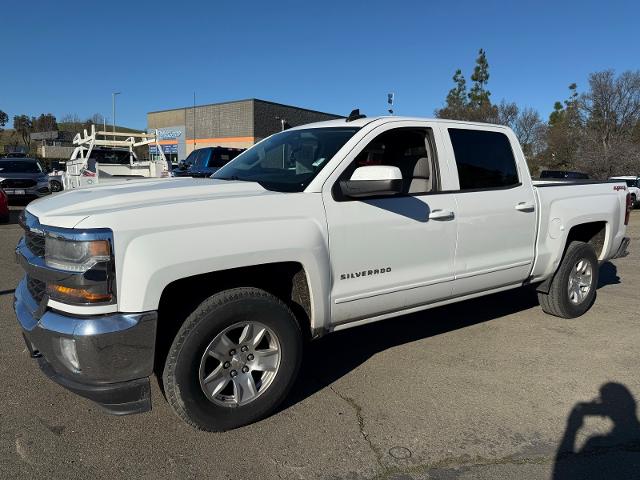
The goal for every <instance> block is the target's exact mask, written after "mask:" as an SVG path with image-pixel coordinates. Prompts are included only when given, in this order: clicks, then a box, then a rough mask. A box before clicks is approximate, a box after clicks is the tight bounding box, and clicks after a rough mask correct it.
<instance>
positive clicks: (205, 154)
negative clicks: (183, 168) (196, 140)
mask: <svg viewBox="0 0 640 480" xmlns="http://www.w3.org/2000/svg"><path fill="white" fill-rule="evenodd" d="M210 156H211V149H210V148H201V149H200V150H198V157H197V158H196V161H195V164H194V165H195V166H196V167H198V168H204V167H206V166H207V164H208V163H209V157H210Z"/></svg>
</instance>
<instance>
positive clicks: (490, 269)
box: [443, 125, 536, 296]
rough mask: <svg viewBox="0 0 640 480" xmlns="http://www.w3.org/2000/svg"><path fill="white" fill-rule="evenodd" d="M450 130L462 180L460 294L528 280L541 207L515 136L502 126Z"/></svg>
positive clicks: (457, 281) (447, 134)
mask: <svg viewBox="0 0 640 480" xmlns="http://www.w3.org/2000/svg"><path fill="white" fill-rule="evenodd" d="M444 130H445V132H444V135H443V136H444V138H445V139H446V140H448V144H449V148H450V153H451V154H452V156H453V158H455V166H456V168H457V172H458V180H459V189H458V192H457V193H456V203H457V205H458V247H457V251H456V255H455V267H454V270H455V282H454V286H453V290H454V295H456V296H459V295H465V294H471V293H475V292H478V291H482V290H487V289H489V288H497V287H502V286H507V285H512V284H515V283H519V282H522V281H523V280H525V279H526V278H527V277H528V276H529V273H530V271H531V267H532V265H533V259H534V244H535V231H536V213H535V208H536V207H535V197H534V193H533V189H532V188H531V179H530V176H529V171H528V168H527V167H526V163H525V160H524V157H523V156H522V153H521V151H520V149H519V145H518V144H517V140H516V138H515V136H514V135H513V133H512V132H510V131H509V130H506V129H501V128H499V127H495V128H494V129H491V128H487V127H474V126H467V125H464V126H461V127H456V128H453V127H449V128H444ZM512 145H515V149H514V148H512ZM514 150H515V151H514ZM516 155H518V158H520V159H521V161H520V162H516Z"/></svg>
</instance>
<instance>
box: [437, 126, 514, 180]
mask: <svg viewBox="0 0 640 480" xmlns="http://www.w3.org/2000/svg"><path fill="white" fill-rule="evenodd" d="M449 138H450V139H451V144H452V145H453V153H454V155H455V158H456V165H457V167H458V177H459V178H460V190H474V189H487V188H502V187H509V186H513V185H517V184H518V170H517V168H516V161H515V158H514V156H513V151H512V150H511V144H510V143H509V139H508V138H507V136H506V135H505V134H503V133H500V132H487V131H483V130H465V129H459V128H450V129H449Z"/></svg>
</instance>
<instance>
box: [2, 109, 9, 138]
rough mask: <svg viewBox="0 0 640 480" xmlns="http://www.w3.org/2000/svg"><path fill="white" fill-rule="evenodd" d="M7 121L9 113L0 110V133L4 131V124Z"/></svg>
mask: <svg viewBox="0 0 640 480" xmlns="http://www.w3.org/2000/svg"><path fill="white" fill-rule="evenodd" d="M8 121H9V115H7V114H6V113H5V112H3V111H2V110H0V133H2V132H4V126H5V125H6V124H7V122H8Z"/></svg>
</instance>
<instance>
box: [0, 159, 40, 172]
mask: <svg viewBox="0 0 640 480" xmlns="http://www.w3.org/2000/svg"><path fill="white" fill-rule="evenodd" d="M42 172H44V170H43V169H42V167H41V166H40V164H39V163H38V162H37V161H35V160H0V175H1V174H3V173H42Z"/></svg>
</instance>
